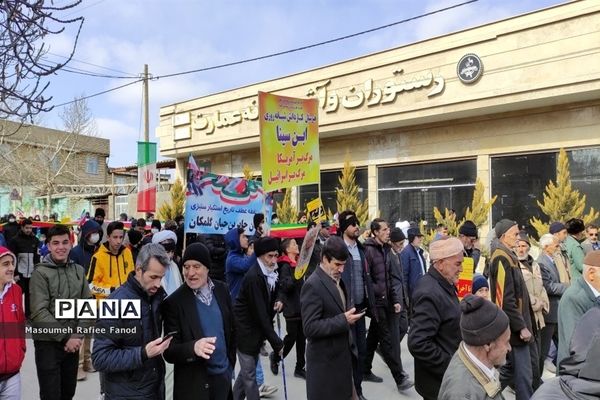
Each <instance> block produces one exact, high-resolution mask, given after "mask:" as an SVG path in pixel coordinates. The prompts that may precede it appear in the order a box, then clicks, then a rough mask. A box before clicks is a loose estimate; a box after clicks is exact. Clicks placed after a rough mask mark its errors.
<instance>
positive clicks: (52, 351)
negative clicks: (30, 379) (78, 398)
mask: <svg viewBox="0 0 600 400" xmlns="http://www.w3.org/2000/svg"><path fill="white" fill-rule="evenodd" d="M33 344H34V346H35V366H36V369H37V376H38V382H39V386H40V399H41V400H71V399H72V398H73V396H75V388H76V387H77V366H78V364H79V352H75V353H67V352H66V351H64V344H62V343H60V342H51V341H43V340H35V341H34V342H33Z"/></svg>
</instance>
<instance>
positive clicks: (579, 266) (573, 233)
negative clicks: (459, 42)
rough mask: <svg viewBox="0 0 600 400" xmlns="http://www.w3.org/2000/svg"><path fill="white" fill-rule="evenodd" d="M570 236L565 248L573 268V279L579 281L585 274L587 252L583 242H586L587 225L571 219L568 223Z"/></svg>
mask: <svg viewBox="0 0 600 400" xmlns="http://www.w3.org/2000/svg"><path fill="white" fill-rule="evenodd" d="M566 226H567V233H568V236H567V238H566V239H565V248H566V250H567V256H568V257H569V264H570V266H571V269H570V272H571V278H572V279H577V278H579V277H580V276H581V273H582V272H583V258H584V257H585V251H584V250H583V246H582V244H581V243H582V242H583V241H584V240H585V224H584V223H583V221H582V220H580V219H578V218H571V219H570V220H568V221H567V223H566Z"/></svg>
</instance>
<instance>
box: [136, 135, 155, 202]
mask: <svg viewBox="0 0 600 400" xmlns="http://www.w3.org/2000/svg"><path fill="white" fill-rule="evenodd" d="M137 210H138V212H154V211H156V143H152V142H138V198H137Z"/></svg>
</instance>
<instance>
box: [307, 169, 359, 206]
mask: <svg viewBox="0 0 600 400" xmlns="http://www.w3.org/2000/svg"><path fill="white" fill-rule="evenodd" d="M340 176H342V171H341V170H340V171H327V172H321V200H322V201H323V206H324V207H325V210H326V211H327V210H331V212H333V213H335V212H337V211H338V210H337V207H336V199H337V197H336V195H335V188H336V187H339V185H340V183H339V180H338V178H339V177H340ZM354 176H355V179H356V184H357V185H358V187H359V189H358V195H359V197H360V200H361V201H364V200H365V199H366V198H367V197H368V190H367V187H368V181H367V169H366V168H363V169H356V170H355V174H354ZM298 197H299V198H300V210H305V209H306V203H308V202H309V201H311V200H313V199H316V198H317V197H319V186H318V185H304V186H300V187H299V196H298ZM342 211H343V210H342Z"/></svg>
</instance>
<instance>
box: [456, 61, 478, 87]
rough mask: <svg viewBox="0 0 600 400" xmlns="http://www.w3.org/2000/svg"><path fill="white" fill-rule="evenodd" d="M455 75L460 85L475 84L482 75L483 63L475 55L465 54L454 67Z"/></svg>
mask: <svg viewBox="0 0 600 400" xmlns="http://www.w3.org/2000/svg"><path fill="white" fill-rule="evenodd" d="M456 74H457V75H458V79H460V81H461V82H462V83H466V84H470V83H475V82H476V81H477V80H478V79H479V78H481V75H482V74H483V63H482V62H481V59H480V58H479V57H478V56H477V55H476V54H466V55H464V56H463V57H462V58H461V59H460V61H459V62H458V64H457V65H456Z"/></svg>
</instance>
